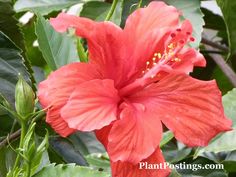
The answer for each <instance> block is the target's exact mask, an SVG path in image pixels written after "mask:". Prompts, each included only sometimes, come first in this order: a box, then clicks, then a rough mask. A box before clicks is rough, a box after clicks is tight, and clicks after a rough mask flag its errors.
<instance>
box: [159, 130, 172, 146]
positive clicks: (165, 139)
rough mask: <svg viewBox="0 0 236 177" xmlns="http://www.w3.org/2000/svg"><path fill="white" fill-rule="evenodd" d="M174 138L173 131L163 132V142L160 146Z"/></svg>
mask: <svg viewBox="0 0 236 177" xmlns="http://www.w3.org/2000/svg"><path fill="white" fill-rule="evenodd" d="M172 138H174V134H173V133H172V132H171V131H167V132H165V133H163V137H162V140H161V143H160V147H162V146H164V145H165V144H167V143H168V142H169V141H170V140H172Z"/></svg>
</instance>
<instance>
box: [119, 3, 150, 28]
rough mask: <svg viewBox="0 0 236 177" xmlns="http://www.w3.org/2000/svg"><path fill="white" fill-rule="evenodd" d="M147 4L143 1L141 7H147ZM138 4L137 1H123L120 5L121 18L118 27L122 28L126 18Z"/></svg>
mask: <svg viewBox="0 0 236 177" xmlns="http://www.w3.org/2000/svg"><path fill="white" fill-rule="evenodd" d="M148 3H149V0H143V1H142V4H141V6H142V7H143V6H144V5H147V4H148ZM138 4H139V0H123V3H122V18H121V23H120V26H121V27H124V26H125V22H126V20H127V18H128V16H129V15H130V14H131V13H132V12H133V11H134V10H135V9H137V5H138Z"/></svg>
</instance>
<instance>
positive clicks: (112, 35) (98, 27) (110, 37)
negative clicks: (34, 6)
mask: <svg viewBox="0 0 236 177" xmlns="http://www.w3.org/2000/svg"><path fill="white" fill-rule="evenodd" d="M50 23H51V25H52V26H53V27H54V28H55V30H57V31H59V32H65V31H66V30H67V29H68V28H75V30H76V35H78V36H80V37H83V38H86V39H87V42H88V49H89V61H90V62H92V63H95V64H97V65H98V66H99V67H100V71H101V72H102V73H103V75H104V78H110V79H113V80H115V85H119V84H120V83H121V82H123V81H122V80H123V77H125V76H126V75H125V74H124V73H123V74H122V70H123V69H122V68H123V67H124V66H126V65H125V64H122V63H123V62H126V63H127V61H126V60H125V59H124V57H122V56H121V55H122V54H123V53H124V49H125V48H124V44H125V40H124V37H123V33H122V32H123V31H122V29H121V28H120V27H119V26H116V25H115V24H113V23H111V22H107V21H106V22H95V21H92V20H90V19H87V18H83V17H77V16H73V15H68V14H65V13H61V14H59V15H58V16H57V17H56V18H51V19H50Z"/></svg>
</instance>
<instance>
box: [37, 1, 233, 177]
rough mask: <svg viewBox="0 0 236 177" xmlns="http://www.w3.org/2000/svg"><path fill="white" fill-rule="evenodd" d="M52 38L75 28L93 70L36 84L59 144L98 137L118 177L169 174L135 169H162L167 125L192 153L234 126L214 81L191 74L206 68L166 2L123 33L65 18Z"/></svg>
mask: <svg viewBox="0 0 236 177" xmlns="http://www.w3.org/2000/svg"><path fill="white" fill-rule="evenodd" d="M50 22H51V24H52V26H53V27H54V28H55V30H57V31H59V32H65V31H66V30H67V29H68V28H74V29H75V33H76V35H78V36H80V37H82V38H85V39H86V40H87V43H88V49H89V62H88V63H72V64H69V65H66V66H64V67H62V68H60V69H58V70H57V71H55V72H53V73H52V74H50V75H49V77H48V79H47V80H45V81H43V82H41V83H40V84H39V93H38V96H39V100H40V103H41V104H42V106H43V107H44V108H48V109H47V118H46V121H47V122H48V123H49V124H50V125H51V126H52V127H53V128H54V129H55V131H56V132H57V133H59V134H60V135H61V136H64V137H65V136H68V135H70V134H71V133H73V132H74V131H76V130H80V131H93V130H95V132H96V135H97V137H98V139H99V140H100V141H101V142H102V143H103V144H104V146H105V147H106V149H107V151H108V154H109V156H110V160H111V167H112V174H113V176H114V177H159V176H160V177H161V176H167V175H168V174H169V170H168V169H165V170H140V169H138V163H139V162H140V161H145V162H149V163H162V162H164V158H163V156H162V154H161V151H160V148H159V143H160V140H161V137H162V123H163V124H165V126H166V127H167V128H169V129H170V130H171V131H173V132H174V134H175V137H176V139H177V140H179V141H181V142H183V143H185V144H186V145H188V146H191V147H192V146H205V145H207V144H208V142H209V141H210V140H211V139H212V138H213V137H214V136H216V135H217V134H218V133H220V132H222V131H227V130H230V129H231V128H230V127H231V121H230V120H228V119H227V118H226V117H225V115H224V111H223V107H222V102H221V93H220V91H219V89H218V88H217V85H216V83H215V81H199V80H196V79H194V78H191V77H190V76H189V75H188V73H189V72H191V71H192V70H193V67H194V66H200V67H203V66H205V64H206V62H205V59H204V57H203V56H202V55H201V54H200V53H199V52H198V51H196V50H195V49H193V48H189V47H188V45H187V44H188V43H189V42H191V41H193V40H194V38H193V37H192V36H191V34H192V26H191V24H190V22H189V21H188V20H186V21H184V22H183V23H182V24H180V23H179V13H178V11H177V10H176V9H175V8H174V7H172V6H167V5H166V4H164V3H162V2H152V3H150V4H149V5H148V6H147V7H146V8H141V9H138V10H136V11H135V12H134V13H133V14H132V15H130V16H129V17H128V19H127V21H126V25H125V27H124V29H121V28H120V27H118V26H116V25H114V24H113V23H111V22H94V21H92V20H89V19H87V18H81V17H76V16H71V15H67V14H65V13H61V14H59V15H58V17H57V18H53V19H51V20H50Z"/></svg>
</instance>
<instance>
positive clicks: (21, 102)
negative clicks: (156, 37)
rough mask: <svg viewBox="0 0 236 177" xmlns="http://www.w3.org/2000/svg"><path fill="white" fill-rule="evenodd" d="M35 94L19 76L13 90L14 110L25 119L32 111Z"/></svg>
mask: <svg viewBox="0 0 236 177" xmlns="http://www.w3.org/2000/svg"><path fill="white" fill-rule="evenodd" d="M34 99H35V94H34V92H33V90H32V88H31V87H30V86H29V84H28V83H27V82H26V81H25V80H24V79H23V78H22V77H21V76H20V77H19V80H18V82H17V84H16V90H15V106H16V112H17V113H18V114H19V115H20V116H21V118H22V119H25V118H26V117H27V116H28V115H29V114H30V113H32V112H33V111H34V104H35V102H34Z"/></svg>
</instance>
